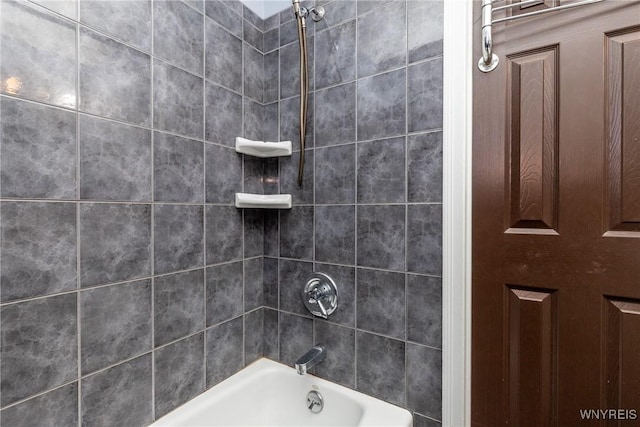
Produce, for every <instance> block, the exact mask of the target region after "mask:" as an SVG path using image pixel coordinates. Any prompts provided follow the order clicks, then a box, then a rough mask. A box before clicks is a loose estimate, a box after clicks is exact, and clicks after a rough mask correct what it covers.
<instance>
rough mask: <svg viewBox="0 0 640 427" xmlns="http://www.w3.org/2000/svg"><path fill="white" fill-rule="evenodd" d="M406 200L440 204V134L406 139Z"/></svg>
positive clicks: (413, 136)
mask: <svg viewBox="0 0 640 427" xmlns="http://www.w3.org/2000/svg"><path fill="white" fill-rule="evenodd" d="M407 175H408V179H407V186H408V188H407V199H408V201H409V202H442V132H441V131H438V132H430V133H423V134H417V135H410V136H408V137H407Z"/></svg>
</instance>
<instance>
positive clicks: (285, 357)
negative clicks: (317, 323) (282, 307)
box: [279, 312, 314, 366]
mask: <svg viewBox="0 0 640 427" xmlns="http://www.w3.org/2000/svg"><path fill="white" fill-rule="evenodd" d="M313 345H314V343H313V320H312V319H309V318H306V317H300V316H296V315H295V314H288V313H282V312H281V313H280V359H279V360H280V363H284V364H285V365H288V366H292V365H293V364H294V363H295V361H296V360H298V358H299V357H300V356H302V355H303V354H305V353H306V352H307V351H309V349H310V348H311V347H312V346H313Z"/></svg>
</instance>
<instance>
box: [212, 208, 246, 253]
mask: <svg viewBox="0 0 640 427" xmlns="http://www.w3.org/2000/svg"><path fill="white" fill-rule="evenodd" d="M206 215H207V218H206V223H207V229H206V233H207V264H217V263H220V262H227V261H235V260H238V259H240V258H242V210H240V209H236V208H235V207H231V206H207V208H206Z"/></svg>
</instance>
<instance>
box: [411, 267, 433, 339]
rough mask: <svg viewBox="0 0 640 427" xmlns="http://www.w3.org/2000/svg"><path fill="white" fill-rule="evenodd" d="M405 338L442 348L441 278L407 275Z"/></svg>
mask: <svg viewBox="0 0 640 427" xmlns="http://www.w3.org/2000/svg"><path fill="white" fill-rule="evenodd" d="M407 339H408V340H410V341H413V342H417V343H420V344H425V345H428V346H431V347H436V348H442V279H441V278H439V277H429V276H418V275H416V274H408V275H407Z"/></svg>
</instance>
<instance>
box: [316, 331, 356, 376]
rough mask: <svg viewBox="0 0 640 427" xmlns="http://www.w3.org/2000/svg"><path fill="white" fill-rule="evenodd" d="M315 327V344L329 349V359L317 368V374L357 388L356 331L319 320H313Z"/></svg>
mask: <svg viewBox="0 0 640 427" xmlns="http://www.w3.org/2000/svg"><path fill="white" fill-rule="evenodd" d="M331 320H333V319H331ZM313 327H314V335H315V343H317V344H322V345H324V347H325V348H326V349H327V357H326V358H325V359H324V360H323V361H322V363H320V364H318V365H317V366H316V368H315V374H316V375H318V376H319V377H321V378H326V379H328V380H330V381H333V382H336V383H338V384H342V385H344V386H347V387H351V388H355V385H356V384H355V383H356V380H355V375H356V336H355V330H354V329H351V328H345V327H342V326H337V325H333V324H331V323H328V322H324V321H322V320H319V319H314V320H313ZM315 343H314V345H315Z"/></svg>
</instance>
